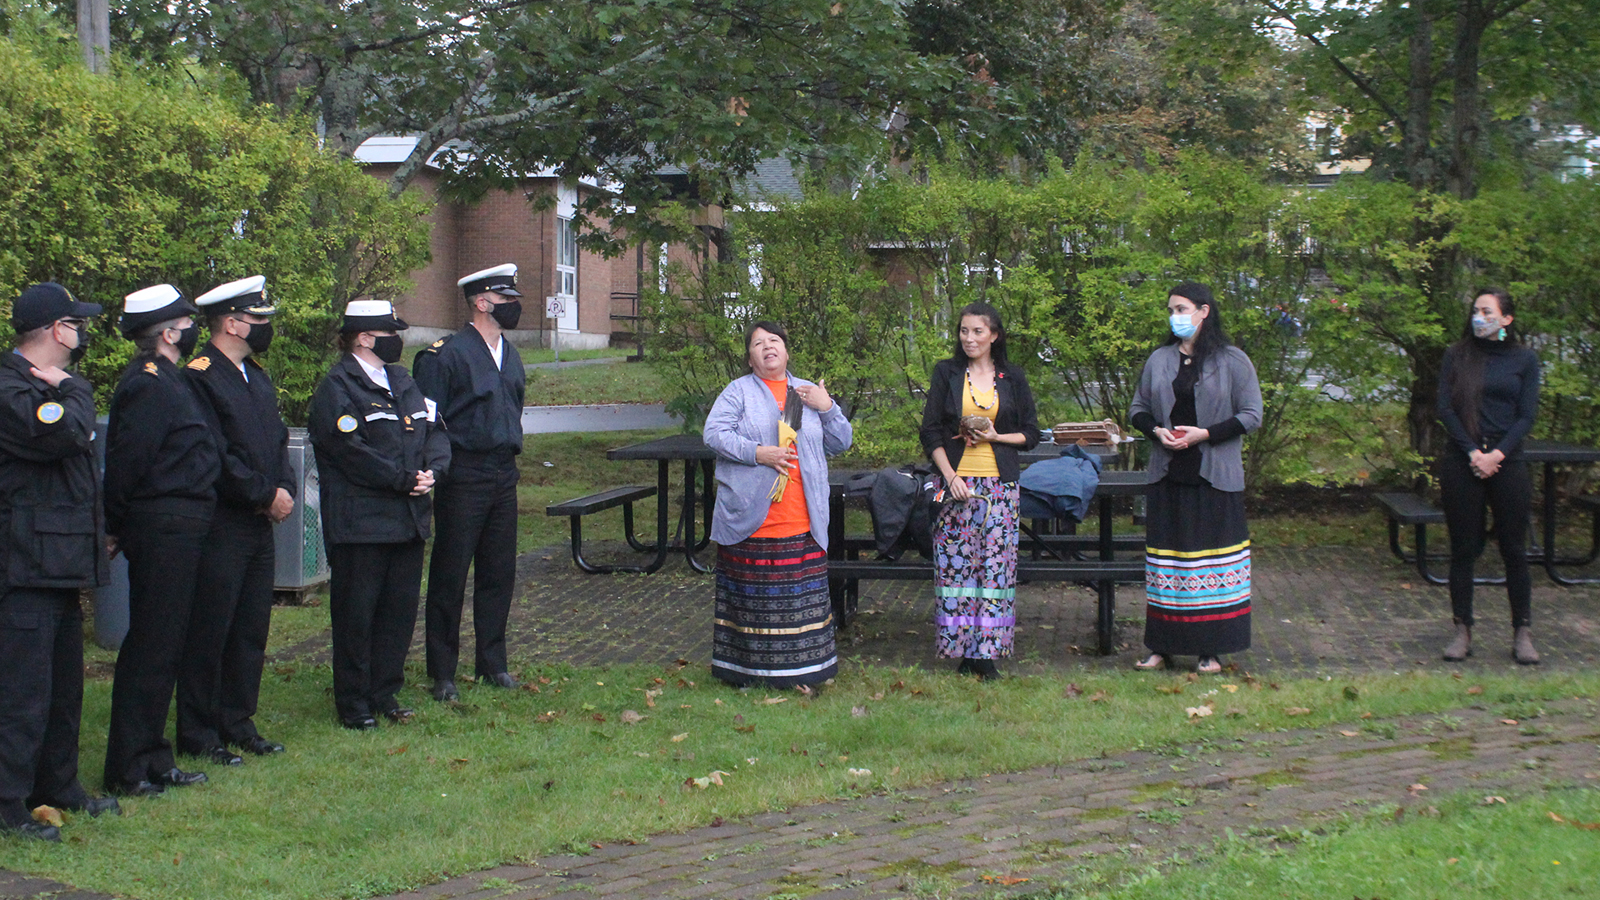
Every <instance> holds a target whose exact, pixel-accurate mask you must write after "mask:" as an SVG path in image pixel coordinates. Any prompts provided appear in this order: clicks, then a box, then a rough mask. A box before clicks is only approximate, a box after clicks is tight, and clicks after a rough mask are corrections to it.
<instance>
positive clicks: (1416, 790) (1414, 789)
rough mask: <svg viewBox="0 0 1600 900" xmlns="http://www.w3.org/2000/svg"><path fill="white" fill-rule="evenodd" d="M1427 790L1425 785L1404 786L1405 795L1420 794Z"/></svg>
mask: <svg viewBox="0 0 1600 900" xmlns="http://www.w3.org/2000/svg"><path fill="white" fill-rule="evenodd" d="M1427 789H1428V786H1427V785H1425V784H1412V785H1407V786H1406V793H1408V794H1420V793H1422V792H1423V791H1425V790H1427Z"/></svg>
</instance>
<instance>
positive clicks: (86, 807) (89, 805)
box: [68, 797, 122, 819]
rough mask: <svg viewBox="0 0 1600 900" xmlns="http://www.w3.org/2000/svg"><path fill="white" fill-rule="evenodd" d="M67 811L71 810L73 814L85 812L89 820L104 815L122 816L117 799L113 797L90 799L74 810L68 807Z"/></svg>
mask: <svg viewBox="0 0 1600 900" xmlns="http://www.w3.org/2000/svg"><path fill="white" fill-rule="evenodd" d="M68 809H72V810H73V811H74V812H86V813H88V814H89V817H90V818H91V819H92V818H98V817H99V816H102V815H104V814H106V813H116V814H117V815H119V816H120V815H122V806H121V804H119V803H117V798H115V797H90V798H89V799H88V800H85V801H84V802H83V805H82V806H80V807H76V808H74V807H68Z"/></svg>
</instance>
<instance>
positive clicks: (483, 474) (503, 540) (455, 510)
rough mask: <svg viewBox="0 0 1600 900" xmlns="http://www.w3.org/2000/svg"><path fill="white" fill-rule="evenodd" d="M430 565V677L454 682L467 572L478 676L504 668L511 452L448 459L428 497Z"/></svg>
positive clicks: (512, 509)
mask: <svg viewBox="0 0 1600 900" xmlns="http://www.w3.org/2000/svg"><path fill="white" fill-rule="evenodd" d="M433 523H434V524H433V559H432V560H431V561H430V562H429V565H428V606H427V648H428V677H430V678H433V679H436V680H437V679H441V678H449V679H454V678H455V677H456V664H457V662H458V659H459V657H460V653H461V607H462V604H463V602H464V601H465V596H466V590H467V569H468V567H469V566H470V567H471V568H472V625H473V635H474V637H475V639H476V645H477V653H476V662H475V666H476V672H475V674H477V675H480V676H482V675H496V674H499V673H501V672H504V671H506V619H507V618H509V617H510V615H511V590H512V587H513V586H514V585H515V583H516V575H517V463H516V458H515V457H514V456H512V455H510V454H509V453H507V454H504V455H501V456H495V457H493V458H492V460H490V461H486V462H485V463H484V464H481V465H480V464H478V461H476V460H471V459H468V460H461V459H459V458H458V459H453V460H452V461H451V465H450V474H449V475H448V476H447V477H446V479H445V480H444V481H443V482H442V483H440V485H439V487H438V489H437V490H436V492H435V494H434V498H433Z"/></svg>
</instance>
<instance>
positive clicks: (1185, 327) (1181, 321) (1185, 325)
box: [1167, 313, 1200, 341]
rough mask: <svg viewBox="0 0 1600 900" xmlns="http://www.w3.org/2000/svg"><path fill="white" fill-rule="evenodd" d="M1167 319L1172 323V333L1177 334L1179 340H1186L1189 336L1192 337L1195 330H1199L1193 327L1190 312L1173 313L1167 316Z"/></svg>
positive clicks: (1192, 317) (1192, 318)
mask: <svg viewBox="0 0 1600 900" xmlns="http://www.w3.org/2000/svg"><path fill="white" fill-rule="evenodd" d="M1167 321H1169V322H1171V323H1172V333H1173V334H1175V335H1177V336H1178V340H1180V341H1187V340H1188V339H1189V338H1192V337H1194V333H1195V332H1196V331H1199V330H1200V329H1199V328H1197V327H1195V324H1194V316H1193V314H1192V313H1173V314H1172V315H1171V316H1169V317H1168V318H1167Z"/></svg>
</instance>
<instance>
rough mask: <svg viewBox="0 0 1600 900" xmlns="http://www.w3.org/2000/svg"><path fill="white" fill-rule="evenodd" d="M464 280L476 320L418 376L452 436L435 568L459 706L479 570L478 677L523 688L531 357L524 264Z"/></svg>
mask: <svg viewBox="0 0 1600 900" xmlns="http://www.w3.org/2000/svg"><path fill="white" fill-rule="evenodd" d="M457 284H458V285H459V286H460V288H461V292H462V294H463V295H464V296H465V297H466V301H467V305H468V307H469V308H470V309H471V310H472V320H471V321H470V322H468V323H467V325H466V327H464V328H462V329H461V330H460V331H458V332H456V333H455V334H454V335H451V336H450V337H447V338H443V339H441V340H439V341H436V342H434V344H433V345H432V346H430V347H427V348H425V349H423V351H422V352H420V353H418V354H417V358H416V361H415V362H414V363H413V364H412V372H413V374H414V375H415V377H416V380H417V384H418V385H419V386H420V387H421V388H422V392H423V393H424V394H426V395H427V396H428V397H429V398H430V399H432V400H433V401H435V402H436V403H437V404H438V406H439V416H440V418H442V419H443V420H444V424H445V430H446V432H447V433H448V434H449V435H450V453H451V459H450V473H449V475H448V476H447V477H446V478H444V479H442V480H441V481H440V482H439V487H438V490H437V492H436V494H435V498H434V501H433V518H434V522H435V523H436V525H437V527H436V528H435V537H434V541H433V559H432V561H431V562H430V563H429V567H428V602H427V650H428V676H429V677H430V678H432V679H433V697H434V699H435V700H440V701H445V700H457V699H459V698H460V694H459V691H458V690H457V688H456V683H455V678H456V664H457V660H458V657H459V654H460V646H461V608H462V605H463V603H464V600H465V594H466V588H467V569H468V567H469V566H470V567H472V570H473V591H472V620H473V634H474V637H475V639H476V648H477V649H476V654H475V656H476V659H475V662H474V669H475V674H476V675H477V676H478V679H479V680H480V681H482V682H483V683H485V684H491V685H497V686H499V687H504V688H514V687H517V681H516V679H515V678H513V677H512V676H511V674H510V672H509V671H508V670H507V669H508V666H507V660H506V619H507V618H509V616H510V613H511V592H512V588H513V586H514V583H515V581H516V569H517V459H516V457H517V454H518V453H521V452H522V401H523V392H524V389H525V384H526V382H525V375H524V373H523V371H522V357H521V356H520V355H518V353H517V348H515V347H513V346H511V342H510V341H507V340H506V339H505V337H504V332H506V331H510V330H511V329H513V328H516V327H517V321H518V319H519V318H520V316H521V315H522V303H521V301H520V300H519V299H518V298H520V297H521V296H522V294H521V292H519V291H518V290H517V267H516V266H515V265H510V264H507V265H502V266H495V267H493V268H489V269H484V270H483V271H481V272H474V273H472V274H471V275H468V276H466V277H465V278H462V279H461V280H460V281H458V282H457Z"/></svg>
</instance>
